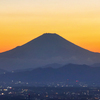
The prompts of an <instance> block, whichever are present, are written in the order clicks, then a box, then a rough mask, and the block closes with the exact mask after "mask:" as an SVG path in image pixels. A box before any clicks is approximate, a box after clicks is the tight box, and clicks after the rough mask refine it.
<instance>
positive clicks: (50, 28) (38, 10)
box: [0, 0, 100, 52]
mask: <svg viewBox="0 0 100 100" xmlns="http://www.w3.org/2000/svg"><path fill="white" fill-rule="evenodd" d="M50 32H51V33H57V34H59V35H60V36H62V37H64V38H66V39H67V40H69V41H71V42H73V43H75V44H77V45H79V46H81V47H83V48H86V49H88V50H90V51H94V52H100V45H99V44H100V0H62V1H61V0H0V52H4V51H7V50H10V49H12V48H14V47H16V46H19V45H22V44H25V43H26V42H28V41H30V40H32V39H34V38H36V37H38V36H40V35H42V34H43V33H50Z"/></svg>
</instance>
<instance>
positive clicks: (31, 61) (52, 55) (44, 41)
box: [0, 33, 100, 70]
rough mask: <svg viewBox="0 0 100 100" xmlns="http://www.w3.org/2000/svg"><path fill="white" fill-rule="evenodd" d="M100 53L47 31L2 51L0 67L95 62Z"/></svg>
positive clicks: (10, 67)
mask: <svg viewBox="0 0 100 100" xmlns="http://www.w3.org/2000/svg"><path fill="white" fill-rule="evenodd" d="M99 62H100V54H99V53H94V52H91V51H88V50H86V49H83V48H81V47H79V46H77V45H75V44H73V43H71V42H69V41H67V40H65V39H64V38H62V37H61V36H59V35H57V34H50V33H46V34H43V35H41V36H39V37H37V38H36V39H33V40H32V41H30V42H28V43H26V44H24V45H22V46H18V47H16V48H14V49H12V50H9V51H6V52H3V53H0V68H3V69H7V70H16V69H23V68H24V69H26V68H36V67H38V66H44V65H47V64H51V63H59V64H66V63H76V64H93V63H99Z"/></svg>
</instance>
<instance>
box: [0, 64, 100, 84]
mask: <svg viewBox="0 0 100 100" xmlns="http://www.w3.org/2000/svg"><path fill="white" fill-rule="evenodd" d="M98 76H100V67H90V66H87V65H77V64H67V65H65V66H63V67H60V68H57V69H55V68H50V67H49V68H36V69H34V70H32V71H24V72H16V73H6V74H4V75H0V80H1V81H4V82H11V81H12V80H13V81H14V82H17V81H19V80H20V81H22V82H41V83H44V82H67V79H69V81H72V82H73V81H74V82H75V81H76V80H79V82H86V83H88V84H93V83H96V84H98V85H100V80H99V77H98ZM2 77H3V78H2Z"/></svg>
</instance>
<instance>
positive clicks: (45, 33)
mask: <svg viewBox="0 0 100 100" xmlns="http://www.w3.org/2000/svg"><path fill="white" fill-rule="evenodd" d="M47 34H48V35H51V34H52V35H53V34H56V33H44V34H43V35H47Z"/></svg>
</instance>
